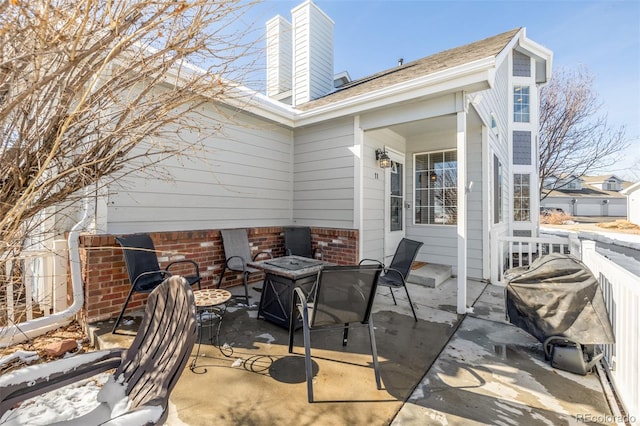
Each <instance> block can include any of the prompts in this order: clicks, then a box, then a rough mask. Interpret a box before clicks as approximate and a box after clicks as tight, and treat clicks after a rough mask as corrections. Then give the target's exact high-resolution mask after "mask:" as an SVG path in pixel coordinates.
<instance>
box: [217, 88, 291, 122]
mask: <svg viewBox="0 0 640 426" xmlns="http://www.w3.org/2000/svg"><path fill="white" fill-rule="evenodd" d="M231 91H232V92H233V94H232V95H230V96H228V97H226V98H225V99H223V100H219V99H218V101H220V102H222V103H224V104H226V105H229V106H232V107H234V108H238V109H241V110H243V111H247V112H250V113H252V114H256V115H258V116H260V117H262V118H266V119H268V120H271V121H275V122H276V123H279V124H282V125H285V126H288V127H294V125H295V116H296V111H295V109H294V108H293V107H292V106H290V105H287V104H284V103H282V102H278V101H275V100H273V99H271V98H269V97H267V96H266V95H264V94H262V93H259V92H256V91H255V90H251V89H249V88H247V87H244V86H235V87H233V88H232V90H231Z"/></svg>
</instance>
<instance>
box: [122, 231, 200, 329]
mask: <svg viewBox="0 0 640 426" xmlns="http://www.w3.org/2000/svg"><path fill="white" fill-rule="evenodd" d="M116 241H117V242H118V243H119V244H120V245H121V246H122V252H123V254H124V261H125V264H126V265H127V273H128V274H129V281H130V282H131V289H129V294H128V295H127V299H126V300H125V302H124V306H122V310H121V311H120V315H118V319H117V320H116V323H115V324H114V325H113V330H112V331H111V332H112V333H113V334H116V328H117V327H118V325H119V324H120V321H122V317H123V316H124V311H125V310H126V309H127V305H128V304H129V301H130V300H131V296H132V295H133V293H134V292H137V293H150V292H151V291H153V289H154V288H156V287H157V286H159V285H160V283H162V282H163V281H164V280H165V279H166V278H167V277H168V276H171V272H170V271H169V269H170V268H171V267H172V266H174V265H178V264H190V265H192V266H193V274H192V275H188V276H184V278H185V279H186V280H187V282H188V283H189V285H194V284H198V289H199V288H200V268H199V267H198V264H197V263H196V262H194V261H193V260H177V261H175V262H171V263H169V264H168V265H167V267H166V268H165V269H161V268H160V264H159V263H158V256H157V255H156V251H155V247H154V245H153V240H152V239H151V237H150V236H149V235H148V234H134V235H129V236H126V237H116Z"/></svg>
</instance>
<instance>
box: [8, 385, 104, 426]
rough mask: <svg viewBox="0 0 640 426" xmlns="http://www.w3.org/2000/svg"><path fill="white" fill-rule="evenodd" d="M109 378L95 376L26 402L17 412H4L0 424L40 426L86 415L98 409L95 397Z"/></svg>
mask: <svg viewBox="0 0 640 426" xmlns="http://www.w3.org/2000/svg"><path fill="white" fill-rule="evenodd" d="M109 376H111V374H109V373H102V374H98V375H96V376H94V377H92V378H89V379H85V380H81V381H78V382H76V383H73V384H70V385H68V386H65V387H63V388H60V389H56V390H54V391H51V392H48V393H46V394H43V395H40V396H37V397H35V398H31V399H28V400H26V401H25V402H23V403H22V405H21V406H20V407H19V408H16V409H13V410H9V411H7V412H6V413H5V414H4V415H3V416H2V418H0V424H2V425H3V426H17V425H29V426H40V425H49V424H51V423H53V422H61V421H65V420H70V419H73V418H77V417H81V416H84V415H87V414H88V413H90V412H92V411H94V410H95V409H96V408H98V407H99V405H100V404H99V403H98V401H97V399H96V397H97V395H98V392H99V391H100V388H101V386H102V385H103V384H104V383H105V382H106V381H107V378H108V377H109ZM85 424H89V423H85ZM94 424H95V423H94Z"/></svg>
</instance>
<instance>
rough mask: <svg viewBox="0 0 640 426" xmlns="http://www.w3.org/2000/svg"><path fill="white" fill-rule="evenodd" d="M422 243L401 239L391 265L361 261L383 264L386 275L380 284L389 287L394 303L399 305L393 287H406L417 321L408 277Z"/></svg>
mask: <svg viewBox="0 0 640 426" xmlns="http://www.w3.org/2000/svg"><path fill="white" fill-rule="evenodd" d="M422 245H423V243H421V242H420V241H414V240H409V239H407V238H403V239H402V240H401V241H400V244H398V248H397V249H396V252H395V254H394V255H393V259H392V260H391V265H389V267H386V266H385V265H384V264H383V263H381V262H379V261H377V260H374V259H362V260H361V261H360V264H362V263H363V262H376V263H378V264H380V265H382V268H383V269H384V275H381V276H380V279H379V280H378V285H382V286H385V287H389V291H390V292H391V297H392V298H393V303H394V304H396V305H397V304H398V303H397V302H396V297H395V296H394V294H393V289H394V288H400V287H404V291H405V292H406V293H407V299H408V300H409V306H411V312H413V319H415V320H416V321H418V317H417V316H416V311H415V309H414V308H413V302H412V301H411V296H409V290H408V289H407V277H409V272H411V265H412V264H413V261H414V260H415V259H416V256H417V255H418V251H419V250H420V247H422Z"/></svg>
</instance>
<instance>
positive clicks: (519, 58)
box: [513, 51, 531, 77]
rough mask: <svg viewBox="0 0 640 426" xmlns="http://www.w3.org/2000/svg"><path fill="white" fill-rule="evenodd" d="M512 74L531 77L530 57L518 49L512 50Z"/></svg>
mask: <svg viewBox="0 0 640 426" xmlns="http://www.w3.org/2000/svg"><path fill="white" fill-rule="evenodd" d="M513 76H514V77H531V58H529V57H528V56H527V55H525V54H523V53H520V52H518V51H514V52H513Z"/></svg>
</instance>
